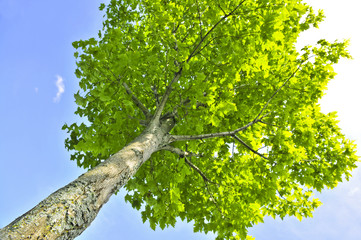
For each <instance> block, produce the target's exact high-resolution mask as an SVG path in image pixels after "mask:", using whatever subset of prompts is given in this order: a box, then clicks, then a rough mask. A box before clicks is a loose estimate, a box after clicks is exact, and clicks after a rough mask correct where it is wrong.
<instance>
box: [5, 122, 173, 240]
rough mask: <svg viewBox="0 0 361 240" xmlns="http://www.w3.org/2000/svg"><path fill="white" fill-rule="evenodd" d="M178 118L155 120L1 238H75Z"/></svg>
mask: <svg viewBox="0 0 361 240" xmlns="http://www.w3.org/2000/svg"><path fill="white" fill-rule="evenodd" d="M173 125H174V122H173V120H171V121H165V122H164V124H162V126H160V124H151V125H150V127H148V128H147V129H146V130H145V131H144V132H143V133H142V134H141V135H140V136H138V137H137V138H136V139H135V140H134V141H133V142H131V143H130V144H128V145H127V146H126V147H124V148H123V149H122V150H120V151H119V152H117V153H116V154H114V155H112V156H111V157H109V158H108V159H107V160H106V161H104V162H103V163H101V164H99V165H98V166H96V167H95V168H94V169H92V170H89V171H88V172H86V173H84V174H83V175H81V176H80V177H78V178H77V179H76V180H74V181H73V182H71V183H69V184H68V185H66V186H65V187H63V188H60V189H59V190H57V191H56V192H54V193H52V194H51V195H50V196H49V197H47V198H46V199H44V200H43V201H41V202H40V203H39V204H38V205H37V206H35V207H34V208H33V209H31V210H30V211H28V212H26V213H25V214H23V215H22V216H20V217H18V218H17V219H15V220H14V221H13V222H11V223H10V224H9V225H8V226H6V227H4V228H2V229H0V239H1V240H5V239H12V240H14V239H66V240H68V239H74V238H75V237H77V236H79V235H80V234H81V233H82V232H83V231H84V230H85V229H86V228H87V227H88V226H89V225H90V223H91V222H92V221H93V220H94V219H95V217H96V216H97V214H98V212H99V210H100V208H101V207H102V206H103V205H104V204H105V203H106V202H107V201H108V200H109V198H110V196H111V195H112V194H113V193H114V192H115V191H117V190H119V189H120V188H121V187H122V186H124V185H125V184H126V183H127V182H128V180H129V179H130V178H131V177H132V176H133V175H134V174H135V173H136V172H137V170H138V168H139V167H140V166H141V165H142V164H143V163H144V162H145V161H146V160H147V159H149V157H150V156H151V154H152V153H154V152H156V151H158V150H159V148H160V147H161V146H162V145H163V144H164V143H165V142H167V141H166V138H167V133H168V132H169V130H170V129H171V128H172V127H173Z"/></svg>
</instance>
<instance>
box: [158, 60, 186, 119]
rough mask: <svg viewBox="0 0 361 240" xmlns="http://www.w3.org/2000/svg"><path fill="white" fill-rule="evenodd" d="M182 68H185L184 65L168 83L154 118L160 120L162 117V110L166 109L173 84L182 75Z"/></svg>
mask: <svg viewBox="0 0 361 240" xmlns="http://www.w3.org/2000/svg"><path fill="white" fill-rule="evenodd" d="M182 70H183V67H181V68H180V69H179V71H178V72H176V73H175V75H174V78H173V79H172V81H171V82H170V83H169V84H168V86H167V89H166V90H165V93H164V95H163V97H162V101H161V102H160V104H159V106H158V107H157V110H156V112H155V114H154V117H153V119H154V120H156V121H159V119H160V117H161V115H162V112H163V110H164V107H165V104H166V103H167V101H168V98H169V95H170V93H171V92H172V85H173V83H174V82H176V81H178V80H179V78H180V77H181V75H182Z"/></svg>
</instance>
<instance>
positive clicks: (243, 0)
mask: <svg viewBox="0 0 361 240" xmlns="http://www.w3.org/2000/svg"><path fill="white" fill-rule="evenodd" d="M244 2H245V0H242V1H241V2H240V3H239V4H238V5H237V7H235V8H234V9H233V10H232V11H231V12H230V13H229V14H226V15H224V16H223V17H222V18H221V19H220V20H219V21H218V22H217V23H216V24H214V26H213V27H212V28H211V29H210V30H209V31H208V32H207V33H206V35H204V37H203V38H202V37H201V41H200V42H199V43H198V45H197V46H196V47H195V48H194V49H193V52H192V53H191V54H190V55H189V57H188V59H187V61H186V62H189V61H190V60H191V58H192V57H193V56H194V54H195V52H196V51H197V50H198V48H199V47H200V46H201V45H202V43H203V42H204V40H205V39H206V38H207V36H208V35H209V34H210V33H211V32H213V30H214V29H215V28H216V27H217V26H218V25H219V24H220V23H221V22H222V21H224V20H225V19H227V18H228V17H229V16H231V15H232V14H233V13H234V12H235V11H236V10H237V9H238V8H239V7H240V6H241V5H242V4H243V3H244Z"/></svg>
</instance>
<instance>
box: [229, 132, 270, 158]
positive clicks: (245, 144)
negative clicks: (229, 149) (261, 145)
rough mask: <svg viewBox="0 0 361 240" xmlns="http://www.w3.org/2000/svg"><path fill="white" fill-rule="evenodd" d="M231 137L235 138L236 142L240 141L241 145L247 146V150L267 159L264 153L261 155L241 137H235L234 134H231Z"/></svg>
mask: <svg viewBox="0 0 361 240" xmlns="http://www.w3.org/2000/svg"><path fill="white" fill-rule="evenodd" d="M232 137H233V138H234V139H236V140H237V141H238V142H240V143H242V145H243V146H245V147H246V148H248V149H249V150H251V152H253V153H255V154H257V155H258V156H260V157H262V158H264V159H268V158H266V157H265V156H264V155H262V154H261V153H259V152H257V151H256V150H254V149H253V148H251V147H250V146H249V145H248V144H247V143H245V142H244V141H243V140H242V139H240V138H239V137H237V136H236V135H232Z"/></svg>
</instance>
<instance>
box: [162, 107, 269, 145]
mask: <svg viewBox="0 0 361 240" xmlns="http://www.w3.org/2000/svg"><path fill="white" fill-rule="evenodd" d="M268 114H269V113H267V114H265V115H264V116H262V117H261V118H259V119H255V120H253V121H252V122H249V123H248V124H246V125H244V126H243V127H240V128H238V129H236V130H233V131H228V132H218V133H206V134H200V135H170V136H169V143H171V142H177V141H188V140H199V139H207V138H216V137H226V136H233V135H235V134H236V133H238V132H240V131H243V130H245V129H247V128H248V127H250V126H251V125H253V124H255V123H258V122H261V121H262V119H263V118H264V117H266V116H267V115H268Z"/></svg>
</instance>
